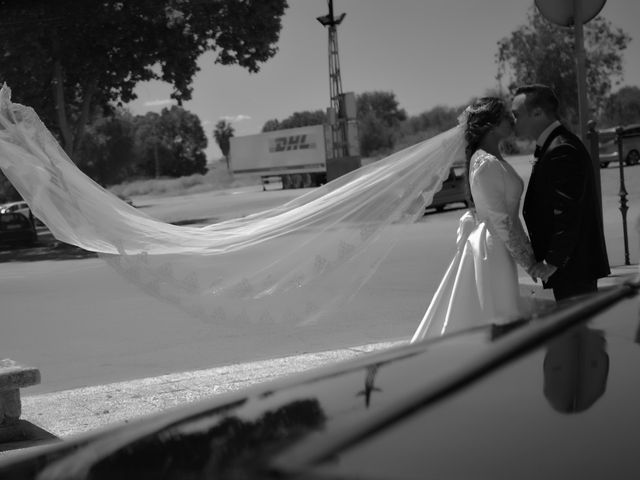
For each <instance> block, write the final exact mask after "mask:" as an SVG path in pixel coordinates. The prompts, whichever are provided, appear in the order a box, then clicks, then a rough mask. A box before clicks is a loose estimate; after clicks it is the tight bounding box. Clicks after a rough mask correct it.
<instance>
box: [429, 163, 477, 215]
mask: <svg viewBox="0 0 640 480" xmlns="http://www.w3.org/2000/svg"><path fill="white" fill-rule="evenodd" d="M452 203H459V204H462V205H464V206H465V207H469V206H470V205H471V204H470V202H469V196H468V194H467V181H466V178H465V174H464V166H463V165H455V166H454V167H453V168H451V169H449V176H448V177H447V178H446V180H445V181H444V182H443V183H442V188H441V189H440V190H439V191H437V192H436V193H435V195H434V196H433V200H432V202H431V204H430V205H428V206H427V207H426V208H427V209H432V208H435V209H436V211H438V212H442V211H443V210H444V207H446V206H447V205H450V204H452Z"/></svg>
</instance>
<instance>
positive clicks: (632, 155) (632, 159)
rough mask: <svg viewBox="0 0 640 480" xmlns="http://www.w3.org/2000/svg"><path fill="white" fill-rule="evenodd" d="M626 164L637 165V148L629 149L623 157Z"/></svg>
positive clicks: (638, 159)
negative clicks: (625, 156)
mask: <svg viewBox="0 0 640 480" xmlns="http://www.w3.org/2000/svg"><path fill="white" fill-rule="evenodd" d="M625 162H626V164H627V165H637V164H638V163H640V153H638V150H631V151H630V152H629V154H628V155H627V158H626V159H625Z"/></svg>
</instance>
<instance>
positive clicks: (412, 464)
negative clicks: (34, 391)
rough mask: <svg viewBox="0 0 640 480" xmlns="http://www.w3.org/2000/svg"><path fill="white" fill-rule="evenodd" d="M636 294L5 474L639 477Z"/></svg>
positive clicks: (356, 368) (304, 378)
mask: <svg viewBox="0 0 640 480" xmlns="http://www.w3.org/2000/svg"><path fill="white" fill-rule="evenodd" d="M639 290H640V279H634V280H632V281H629V282H627V283H626V284H622V285H618V286H614V287H610V288H608V289H607V290H604V291H601V292H598V293H595V294H591V295H588V296H584V297H582V298H579V299H576V300H574V301H571V302H565V303H564V304H560V305H557V306H554V307H553V308H551V309H549V310H548V311H547V312H546V313H544V314H540V315H539V316H537V317H531V318H522V319H520V320H517V321H514V322H513V323H510V324H507V325H502V326H497V325H487V326H482V327H476V328H473V329H468V330H465V331H461V332H458V333H454V334H448V335H446V336H443V337H440V338H437V339H433V340H426V341H424V342H419V343H416V344H412V345H406V346H401V347H396V348H393V349H389V350H387V351H384V352H379V353H374V354H370V355H368V356H364V357H359V358H356V359H354V360H351V361H348V362H345V363H340V364H337V365H334V366H330V367H326V368H323V369H320V370H315V371H312V372H308V373H305V374H302V375H296V376H293V377H289V378H285V379H281V380H277V381H274V382H271V383H265V384H261V385H256V386H253V387H251V388H250V389H247V390H243V391H238V392H235V393H231V394H226V395H221V396H218V397H215V398H212V399H210V400H208V401H205V402H201V403H196V404H192V405H188V406H184V407H179V408H177V409H174V410H170V411H166V412H164V413H161V414H156V415H154V416H150V417H147V418H144V419H140V420H137V421H134V422H130V423H129V424H127V425H123V426H118V427H115V428H111V429H108V430H103V431H99V432H94V433H89V434H85V435H82V436H78V437H76V438H71V439H69V440H65V441H61V442H58V443H54V444H50V445H47V446H42V447H37V448H36V449H33V450H32V451H28V450H27V451H24V452H19V453H16V454H13V455H11V456H7V457H5V458H2V457H0V478H7V479H9V478H11V479H32V478H47V479H68V478H73V479H113V478H118V479H122V480H124V479H130V478H131V479H134V478H135V479H138V478H145V479H147V478H148V479H155V478H162V479H185V478H216V479H248V478H251V479H310V478H313V479H337V478H340V479H355V478H359V479H404V478H421V479H422V478H433V479H438V480H441V479H444V480H446V479H459V478H483V479H484V478H491V479H494V478H517V479H540V478H545V479H566V478H580V479H581V480H588V479H596V478H597V479H602V478H636V477H637V472H638V468H639V467H638V454H637V448H636V447H637V445H638V443H639V442H640V429H638V424H640V408H638V405H640V382H638V368H637V367H639V366H640V334H639V332H640V330H639V324H640V318H639V316H638V311H639V306H640V304H639V302H638V291H639Z"/></svg>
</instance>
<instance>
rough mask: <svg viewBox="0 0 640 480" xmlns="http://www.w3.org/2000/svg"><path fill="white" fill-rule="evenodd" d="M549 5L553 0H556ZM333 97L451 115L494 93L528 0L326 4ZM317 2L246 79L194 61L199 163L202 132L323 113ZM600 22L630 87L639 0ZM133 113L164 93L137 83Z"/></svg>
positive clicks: (620, 0) (325, 81)
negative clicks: (335, 71)
mask: <svg viewBox="0 0 640 480" xmlns="http://www.w3.org/2000/svg"><path fill="white" fill-rule="evenodd" d="M558 1H559V0H558ZM333 4H334V14H335V15H336V16H338V15H339V14H341V13H346V17H345V19H344V20H343V22H342V24H341V25H340V26H339V27H338V48H339V56H340V71H341V76H342V89H343V91H344V92H355V93H356V94H359V93H363V92H368V91H375V90H381V91H390V92H393V93H394V94H395V96H396V99H397V100H398V103H399V105H400V107H401V108H404V109H405V110H406V111H407V113H408V114H409V115H416V114H419V113H422V112H424V111H425V110H429V109H431V108H433V107H435V106H437V105H448V106H459V105H462V104H464V103H465V102H467V101H468V100H469V99H471V98H472V97H475V96H478V95H482V94H484V93H485V92H486V91H487V90H489V89H492V88H495V87H496V86H497V80H496V74H497V70H498V67H497V64H496V62H495V55H496V53H497V50H498V48H497V42H498V41H499V40H501V39H502V38H504V37H508V36H509V35H510V34H511V32H513V31H514V30H515V29H517V28H518V27H519V26H521V25H524V24H526V23H527V12H528V10H529V9H530V8H531V6H532V5H533V0H393V1H390V0H334V2H333ZM327 12H328V7H327V1H326V0H289V8H288V9H287V10H286V12H285V15H284V17H283V19H282V31H281V32H280V40H279V41H278V53H276V55H275V56H274V57H273V58H271V59H270V60H268V61H267V62H266V63H264V64H262V66H261V68H260V71H259V72H258V73H255V74H251V73H249V72H247V71H246V70H244V69H242V68H240V67H237V66H222V65H216V64H215V63H214V62H213V59H214V57H213V55H211V54H206V55H203V56H202V57H201V58H200V60H199V66H200V68H201V70H200V72H198V73H197V74H196V76H195V78H194V82H193V98H192V100H190V101H188V102H184V104H183V106H184V108H185V109H187V110H189V111H191V112H192V113H194V114H196V115H198V117H199V118H200V120H201V122H202V124H203V127H204V129H205V132H206V134H207V137H208V139H209V146H208V148H207V150H206V153H207V157H208V159H209V161H212V160H215V159H218V158H220V156H221V153H220V150H219V148H218V146H217V145H216V143H215V141H214V140H213V138H212V137H213V136H212V131H213V129H214V127H215V124H216V122H217V121H218V120H220V119H226V120H228V121H230V122H232V124H233V127H234V129H235V135H236V136H240V135H251V134H255V133H260V131H261V130H262V126H263V125H264V123H265V122H266V121H267V120H269V119H273V118H277V119H278V120H282V119H284V118H286V117H288V116H290V115H291V114H292V113H294V112H296V111H303V110H318V109H322V110H325V109H326V108H327V107H328V106H329V100H330V99H329V63H328V34H327V30H326V28H324V27H323V26H322V25H320V23H319V22H318V21H317V20H316V17H319V16H322V15H325V14H326V13H327ZM600 15H601V16H603V17H604V18H606V19H607V20H609V21H610V22H611V23H612V24H613V26H614V27H618V28H621V29H622V30H624V31H625V32H626V33H627V34H629V35H630V36H631V38H632V40H631V42H630V43H629V46H628V48H627V49H626V50H625V51H624V60H625V61H624V78H623V81H622V83H621V85H619V86H617V87H614V91H615V90H617V89H618V88H620V87H621V86H624V85H633V86H640V21H638V19H640V1H639V0H607V1H606V3H605V5H604V7H603V9H602V11H601V12H600ZM136 93H137V95H138V99H137V100H136V101H134V102H131V103H130V104H128V107H129V109H130V110H131V111H132V112H133V113H134V114H144V113H146V112H148V111H156V112H159V111H160V110H161V109H162V108H163V107H166V106H169V105H171V104H172V103H173V102H172V101H171V100H170V97H169V95H170V93H171V87H170V86H169V85H168V84H166V83H163V82H158V81H153V82H145V83H141V84H140V85H139V86H138V87H137V88H136Z"/></svg>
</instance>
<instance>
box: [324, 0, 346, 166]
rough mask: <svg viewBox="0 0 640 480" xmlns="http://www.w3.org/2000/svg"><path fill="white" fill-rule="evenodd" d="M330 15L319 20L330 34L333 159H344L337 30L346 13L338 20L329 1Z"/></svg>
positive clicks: (344, 140) (344, 139) (344, 123)
mask: <svg viewBox="0 0 640 480" xmlns="http://www.w3.org/2000/svg"><path fill="white" fill-rule="evenodd" d="M327 4H328V7H329V13H328V14H327V15H324V16H322V17H318V18H317V20H318V21H319V22H320V23H321V24H322V26H324V27H327V30H328V32H329V94H330V97H331V107H330V110H329V117H330V118H329V123H330V124H331V130H332V140H333V141H332V145H333V158H342V157H346V156H347V155H348V150H347V135H346V131H345V130H346V122H343V121H341V119H340V118H339V116H340V112H341V111H342V110H343V109H342V108H341V102H342V78H341V77H340V58H339V57H338V29H337V28H336V27H337V26H338V25H340V23H342V20H344V17H345V16H346V15H347V14H346V13H341V14H340V16H338V17H337V18H336V17H335V16H334V14H333V0H327Z"/></svg>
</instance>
